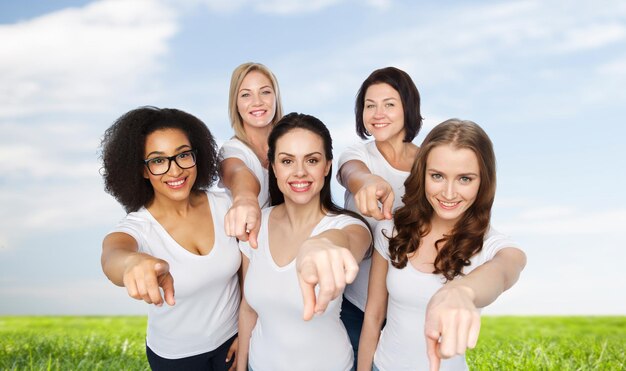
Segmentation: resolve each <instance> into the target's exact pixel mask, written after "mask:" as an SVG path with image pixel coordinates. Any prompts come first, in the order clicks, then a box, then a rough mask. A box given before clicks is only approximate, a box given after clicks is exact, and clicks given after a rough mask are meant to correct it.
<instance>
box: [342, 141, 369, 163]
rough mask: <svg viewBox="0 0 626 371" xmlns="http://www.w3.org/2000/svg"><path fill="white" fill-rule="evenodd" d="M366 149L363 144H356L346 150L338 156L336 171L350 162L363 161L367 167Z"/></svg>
mask: <svg viewBox="0 0 626 371" xmlns="http://www.w3.org/2000/svg"><path fill="white" fill-rule="evenodd" d="M367 157H368V155H367V148H366V146H365V143H356V144H353V145H351V146H350V147H348V148H346V149H345V150H344V151H343V152H342V153H341V155H340V156H339V161H338V162H337V169H339V168H341V167H342V166H343V164H345V163H346V162H348V161H351V160H359V161H363V162H364V163H365V164H366V165H367Z"/></svg>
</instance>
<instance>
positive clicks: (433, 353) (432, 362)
mask: <svg viewBox="0 0 626 371" xmlns="http://www.w3.org/2000/svg"><path fill="white" fill-rule="evenodd" d="M433 334H434V333H433V332H431V333H430V334H429V335H426V353H427V354H428V364H429V366H430V367H429V370H430V371H438V370H439V366H440V364H441V356H440V355H439V335H438V334H437V335H435V336H432V335H433Z"/></svg>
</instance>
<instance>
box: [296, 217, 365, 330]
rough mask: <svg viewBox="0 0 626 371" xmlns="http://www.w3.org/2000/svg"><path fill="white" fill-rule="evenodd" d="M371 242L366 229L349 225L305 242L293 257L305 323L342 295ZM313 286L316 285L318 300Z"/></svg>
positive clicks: (357, 269)
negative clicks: (300, 290)
mask: <svg viewBox="0 0 626 371" xmlns="http://www.w3.org/2000/svg"><path fill="white" fill-rule="evenodd" d="M371 240H372V236H371V234H370V232H369V230H368V229H367V228H366V227H364V226H362V225H357V224H352V225H348V226H346V227H344V228H342V229H329V230H327V231H324V232H323V233H320V234H318V235H316V236H313V237H311V238H309V239H307V240H306V241H304V243H303V244H302V247H301V248H300V251H299V252H298V255H297V257H296V269H297V272H298V279H299V282H300V288H301V289H302V298H303V301H304V313H303V318H304V320H305V321H308V320H310V319H311V318H313V315H314V313H322V312H324V311H325V310H326V307H327V306H328V303H330V301H331V300H333V299H335V298H336V297H338V296H339V295H341V294H342V293H343V290H344V288H345V287H346V284H348V283H351V282H352V281H354V279H355V278H356V275H357V273H358V271H359V262H360V261H361V260H362V259H363V256H364V255H365V253H366V252H367V249H368V248H369V246H370V243H371ZM316 285H319V292H318V296H317V297H316V296H315V286H316Z"/></svg>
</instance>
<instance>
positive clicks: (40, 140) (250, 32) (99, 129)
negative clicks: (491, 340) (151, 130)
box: [0, 0, 626, 315]
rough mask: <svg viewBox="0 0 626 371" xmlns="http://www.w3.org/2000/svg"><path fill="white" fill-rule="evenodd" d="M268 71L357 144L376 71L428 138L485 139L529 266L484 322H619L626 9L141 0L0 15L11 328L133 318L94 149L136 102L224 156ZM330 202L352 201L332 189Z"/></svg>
mask: <svg viewBox="0 0 626 371" xmlns="http://www.w3.org/2000/svg"><path fill="white" fill-rule="evenodd" d="M247 61H256V62H261V63H264V64H266V65H267V66H268V67H270V68H271V69H272V70H273V71H274V72H275V74H276V76H277V77H278V80H279V83H280V87H281V92H282V95H283V104H284V107H285V111H286V112H291V111H299V112H305V113H309V114H313V115H315V116H317V117H319V118H320V119H321V120H322V121H324V122H325V123H326V124H327V125H328V126H329V127H330V129H331V133H332V134H333V137H334V140H335V157H336V158H337V157H338V156H339V153H340V152H341V150H342V149H343V148H345V147H346V146H348V145H350V144H351V143H353V142H355V141H357V140H358V139H357V136H356V134H355V132H354V114H353V109H354V98H355V95H356V92H357V89H358V87H359V85H360V83H361V82H362V81H363V79H364V78H365V77H367V75H368V74H369V73H370V72H371V71H372V70H374V69H376V68H380V67H385V66H389V65H393V66H396V67H399V68H402V69H404V70H405V71H407V72H408V73H409V74H410V75H411V76H412V77H413V79H414V81H415V83H416V84H417V86H418V88H419V91H420V93H421V95H422V110H423V116H424V117H425V123H424V128H423V129H422V132H421V133H420V135H419V136H418V138H416V143H420V142H421V141H422V139H423V138H424V135H425V134H426V133H427V132H428V131H429V130H430V129H431V128H432V127H433V126H434V125H436V124H437V123H439V122H441V121H443V120H445V119H447V118H450V117H459V118H463V119H470V120H473V121H475V122H477V123H478V124H480V125H481V126H482V127H483V128H484V129H485V130H486V131H487V133H488V134H489V135H490V136H491V138H492V140H493V142H494V145H495V149H496V155H497V160H498V192H497V197H496V203H495V209H494V215H493V220H492V224H493V225H494V227H495V228H496V229H498V230H500V231H502V232H505V233H507V234H509V235H511V236H513V237H514V238H515V239H516V240H517V241H519V243H520V244H522V246H524V248H525V250H526V252H527V254H528V266H527V268H526V270H525V271H524V272H523V274H522V277H521V279H520V282H519V283H518V284H517V285H516V286H515V287H514V288H513V289H512V290H511V291H509V292H507V293H505V294H504V295H503V296H502V297H501V298H500V299H499V300H498V301H497V302H496V303H494V304H493V305H492V306H490V307H489V308H487V309H485V311H484V313H487V314H621V315H626V295H624V292H626V280H625V279H624V277H623V273H622V272H623V271H624V268H623V264H622V262H623V261H626V202H625V201H626V197H625V195H624V191H623V189H622V187H623V186H624V185H625V184H626V173H625V172H624V168H625V166H624V164H623V162H624V160H625V159H626V149H625V148H626V146H624V144H623V140H624V139H623V138H624V137H625V136H626V129H625V126H626V125H624V122H623V120H624V117H626V88H624V87H625V86H626V3H624V2H621V1H617V0H616V1H594V2H587V1H567V0H563V1H539V0H537V1H448V2H445V3H442V2H431V3H428V2H414V1H393V0H360V1H356V0H354V1H353V0H343V1H342V0H303V1H296V0H271V1H246V0H230V1H213V0H184V1H176V2H174V1H173V0H172V1H168V0H161V1H157V0H138V1H132V2H130V1H115V0H99V1H80V0H71V1H55V2H42V1H35V0H28V1H19V2H17V1H2V2H0V81H1V83H0V132H1V133H2V135H0V159H1V160H0V297H1V298H2V299H1V300H0V315H1V314H125V313H129V314H134V313H137V314H139V313H145V310H146V308H145V305H144V304H143V303H140V302H135V301H134V300H133V299H131V298H129V297H128V296H127V295H126V293H125V290H124V289H121V288H118V287H115V286H114V285H112V284H111V283H110V282H108V280H107V279H106V278H105V276H104V275H103V274H102V271H101V268H100V246H101V241H102V238H103V236H104V235H105V234H106V233H107V231H108V230H109V229H110V228H112V227H113V226H114V225H115V224H116V223H117V221H118V220H120V219H121V218H122V217H123V216H124V212H123V210H122V208H121V207H120V206H119V205H118V204H117V202H116V201H115V200H114V199H113V198H112V197H111V196H109V195H108V194H106V193H105V192H104V190H103V186H102V180H101V177H100V175H99V168H100V162H99V158H98V146H99V143H100V138H101V135H102V134H103V132H104V130H105V129H106V128H107V127H108V126H109V125H111V123H112V122H113V121H114V120H115V119H116V118H117V117H119V116H120V115H121V114H123V113H124V112H126V111H128V110H130V109H133V108H136V107H137V106H141V105H148V104H149V105H155V106H160V107H176V108H179V109H183V110H185V111H188V112H190V113H192V114H194V115H196V116H198V117H199V118H201V119H202V120H203V121H204V122H205V123H206V124H207V125H208V126H209V128H210V129H211V130H212V132H213V133H214V134H215V135H216V137H217V138H218V139H219V140H220V141H223V140H225V139H227V138H229V137H230V136H231V135H232V132H231V128H230V125H229V121H228V114H227V101H228V97H227V94H228V84H229V79H230V74H231V72H232V70H233V69H234V68H235V67H236V66H237V65H239V64H240V63H243V62H247ZM334 186H335V187H336V188H335V191H334V194H335V199H336V200H338V201H339V200H342V193H343V190H342V189H341V188H340V186H338V185H337V184H334Z"/></svg>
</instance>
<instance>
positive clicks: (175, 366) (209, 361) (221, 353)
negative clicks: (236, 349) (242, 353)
mask: <svg viewBox="0 0 626 371" xmlns="http://www.w3.org/2000/svg"><path fill="white" fill-rule="evenodd" d="M236 338H237V335H235V336H233V337H232V338H230V339H228V340H226V342H225V343H224V344H222V345H220V346H219V347H218V348H217V349H215V350H212V351H210V352H206V353H202V354H198V355H195V356H191V357H185V358H178V359H168V358H163V357H160V356H158V355H157V354H156V353H154V352H153V351H152V349H150V348H149V347H148V345H146V355H147V356H148V363H150V368H151V369H152V370H154V371H168V370H204V371H207V370H208V371H228V369H229V368H230V366H231V365H232V364H233V361H234V359H233V358H234V357H232V358H231V359H230V361H229V362H226V356H227V355H228V349H229V348H230V345H231V344H232V343H233V341H234V340H235V339H236Z"/></svg>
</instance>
